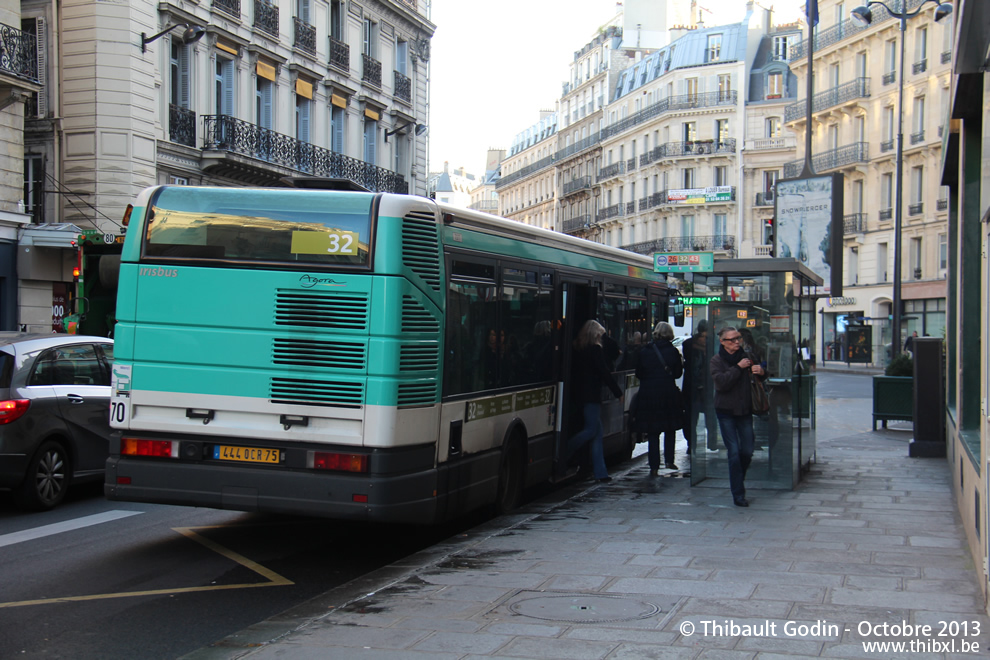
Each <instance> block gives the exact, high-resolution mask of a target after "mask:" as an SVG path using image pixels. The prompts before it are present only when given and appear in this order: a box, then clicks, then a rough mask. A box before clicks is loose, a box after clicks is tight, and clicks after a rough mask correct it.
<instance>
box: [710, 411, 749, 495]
mask: <svg viewBox="0 0 990 660" xmlns="http://www.w3.org/2000/svg"><path fill="white" fill-rule="evenodd" d="M717 417H718V426H719V428H720V429H721V430H722V442H723V443H725V448H726V449H727V450H728V451H729V490H731V491H732V499H733V500H739V499H742V498H744V497H746V486H745V485H744V484H743V480H744V479H745V478H746V470H747V469H749V464H750V461H752V460H753V444H754V439H753V416H752V415H724V414H722V413H718V414H717Z"/></svg>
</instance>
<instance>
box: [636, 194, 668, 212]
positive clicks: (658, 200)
mask: <svg viewBox="0 0 990 660" xmlns="http://www.w3.org/2000/svg"><path fill="white" fill-rule="evenodd" d="M666 203H667V191H666V190H661V191H660V192H655V193H653V194H652V195H649V196H647V197H643V198H642V199H640V200H639V210H640V211H646V210H647V209H652V208H654V207H656V206H660V205H661V204H666Z"/></svg>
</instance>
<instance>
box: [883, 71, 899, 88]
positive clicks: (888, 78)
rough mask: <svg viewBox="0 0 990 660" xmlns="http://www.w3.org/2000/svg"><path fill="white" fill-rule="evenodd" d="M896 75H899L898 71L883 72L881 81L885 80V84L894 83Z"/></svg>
mask: <svg viewBox="0 0 990 660" xmlns="http://www.w3.org/2000/svg"><path fill="white" fill-rule="evenodd" d="M896 77H897V74H896V73H894V72H893V71H888V72H887V73H885V74H883V77H882V78H881V81H882V82H883V84H884V85H892V84H893V83H894V80H895V79H896Z"/></svg>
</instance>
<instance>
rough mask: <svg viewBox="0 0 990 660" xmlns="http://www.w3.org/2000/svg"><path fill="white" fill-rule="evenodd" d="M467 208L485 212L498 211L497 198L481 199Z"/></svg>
mask: <svg viewBox="0 0 990 660" xmlns="http://www.w3.org/2000/svg"><path fill="white" fill-rule="evenodd" d="M468 208H469V209H472V210H474V211H484V212H485V213H498V200H497V199H483V200H481V201H480V202H475V203H474V204H472V205H470V206H469V207H468Z"/></svg>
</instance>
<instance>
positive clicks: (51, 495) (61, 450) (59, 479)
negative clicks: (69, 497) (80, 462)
mask: <svg viewBox="0 0 990 660" xmlns="http://www.w3.org/2000/svg"><path fill="white" fill-rule="evenodd" d="M71 475H72V462H71V460H70V459H69V454H68V452H66V451H65V447H63V446H62V444H61V443H59V442H56V441H54V440H49V441H48V442H45V443H44V444H42V445H41V447H39V448H38V451H37V452H36V453H35V455H34V458H32V459H31V462H30V463H29V464H28V470H27V474H26V475H25V477H24V483H22V484H21V487H20V490H19V491H18V493H17V503H18V504H19V505H20V506H21V507H22V508H25V509H31V510H33V511H45V510H47V509H51V508H52V507H54V506H55V505H57V504H58V503H59V502H61V501H62V498H63V497H65V489H66V488H68V487H69V478H70V477H71Z"/></svg>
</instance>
